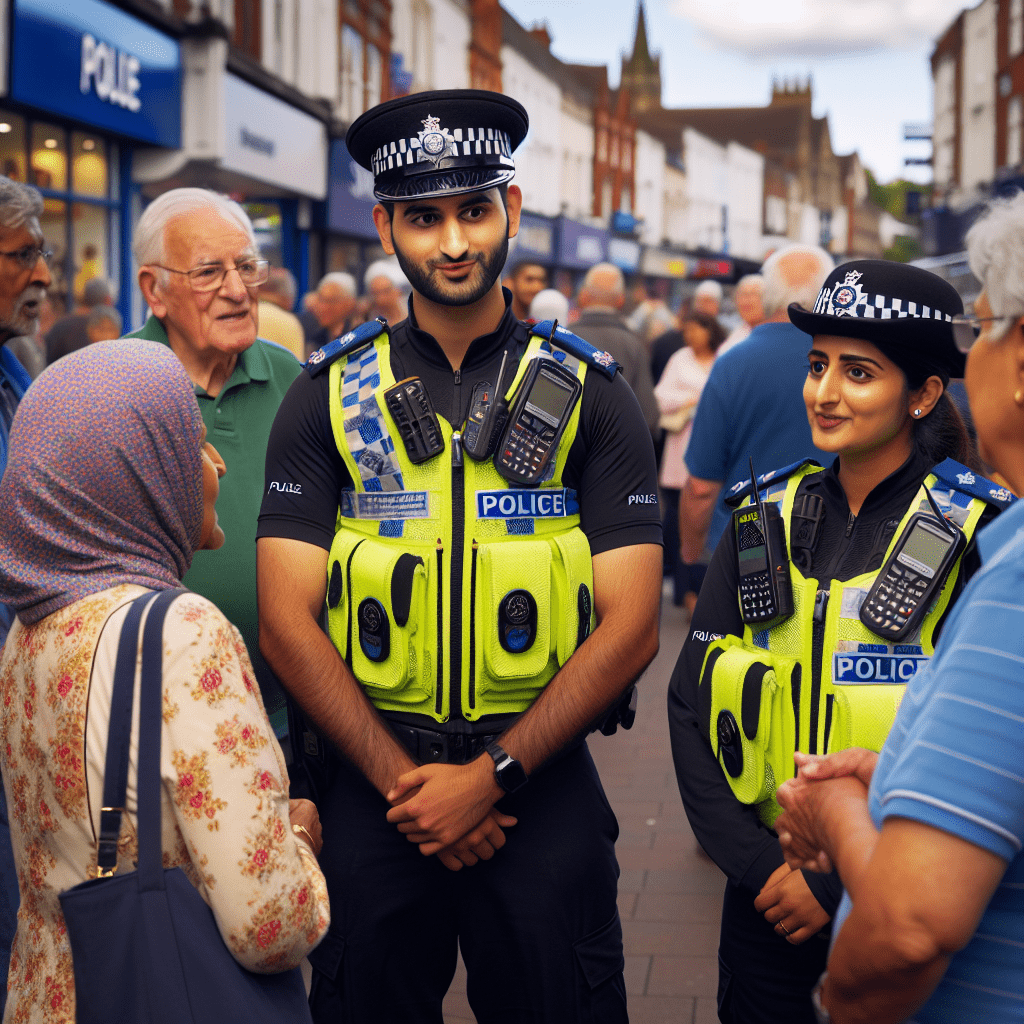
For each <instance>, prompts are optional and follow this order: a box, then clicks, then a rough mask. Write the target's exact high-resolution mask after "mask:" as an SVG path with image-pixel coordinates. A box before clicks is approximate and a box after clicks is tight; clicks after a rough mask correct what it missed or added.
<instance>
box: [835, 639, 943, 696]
mask: <svg viewBox="0 0 1024 1024" xmlns="http://www.w3.org/2000/svg"><path fill="white" fill-rule="evenodd" d="M863 646H875V645H863ZM915 650H916V651H918V652H920V650H921V649H920V648H919V647H918V648H915ZM927 664H928V658H927V656H925V655H924V654H921V653H916V654H910V653H906V654H903V653H899V649H898V648H897V650H896V651H895V652H894V653H892V654H875V653H873V652H870V651H864V650H862V651H847V652H843V651H836V653H835V654H833V655H832V682H833V683H835V685H836V686H877V685H883V684H890V685H897V686H901V685H903V684H904V683H909V682H910V680H911V679H913V677H914V676H915V675H916V674H917V672H918V670H919V669H921V668H923V667H924V666H925V665H927Z"/></svg>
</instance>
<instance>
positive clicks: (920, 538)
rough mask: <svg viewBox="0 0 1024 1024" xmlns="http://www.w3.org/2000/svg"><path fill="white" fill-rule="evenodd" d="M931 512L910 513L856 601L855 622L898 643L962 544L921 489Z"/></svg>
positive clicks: (937, 590)
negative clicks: (858, 602) (857, 613)
mask: <svg viewBox="0 0 1024 1024" xmlns="http://www.w3.org/2000/svg"><path fill="white" fill-rule="evenodd" d="M924 492H925V494H926V495H927V496H928V504H929V505H931V507H932V513H931V514H929V513H927V512H915V513H914V514H913V515H912V516H911V517H910V522H909V523H907V528H906V529H905V530H904V531H903V533H902V534H901V535H900V537H899V539H898V540H897V542H896V546H895V547H894V548H893V551H892V554H891V555H890V556H889V558H888V559H887V560H886V562H885V564H884V565H883V566H882V569H881V571H880V572H879V574H878V576H877V577H876V578H875V582H874V584H873V585H872V587H871V589H870V590H869V591H868V596H867V597H866V598H865V599H864V603H863V604H862V605H861V606H860V621H861V622H863V623H864V625H865V626H867V627H868V629H870V630H871V632H872V633H874V634H875V635H876V636H880V637H882V638H883V639H884V640H888V641H891V642H897V641H900V640H903V639H905V638H906V637H908V636H910V635H911V634H912V633H914V632H915V630H916V629H917V628H918V626H920V624H921V620H922V619H923V618H924V617H925V615H927V614H928V609H929V608H930V607H931V606H932V603H933V602H934V601H935V598H936V597H938V595H939V594H940V593H941V591H942V588H943V586H945V583H946V577H947V576H948V575H949V572H950V570H951V569H952V568H953V566H954V565H956V561H957V559H958V558H959V557H960V555H961V554H962V553H963V550H964V548H966V547H967V538H966V536H965V535H964V533H963V531H962V530H960V529H959V528H958V527H957V526H956V525H954V524H953V523H951V522H949V520H947V519H946V517H945V516H944V515H943V514H942V511H941V510H940V509H939V506H938V505H937V504H936V502H935V499H934V498H933V497H932V492H931V491H930V490H928V488H927V487H925V489H924Z"/></svg>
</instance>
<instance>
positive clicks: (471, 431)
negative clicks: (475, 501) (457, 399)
mask: <svg viewBox="0 0 1024 1024" xmlns="http://www.w3.org/2000/svg"><path fill="white" fill-rule="evenodd" d="M507 362H508V349H505V353H504V355H503V356H502V357H501V368H500V369H499V370H498V380H497V383H495V384H494V385H493V386H492V385H491V384H490V383H488V382H487V381H485V380H482V381H480V382H479V383H478V384H477V385H476V386H475V387H474V388H473V395H472V397H471V398H470V401H469V412H468V413H467V414H466V425H465V426H464V427H463V428H462V448H463V450H464V451H465V452H466V454H467V455H469V456H471V457H472V458H474V459H476V460H477V462H483V460H484V459H488V458H490V457H491V456H492V455H493V454H494V449H495V448H496V447H497V444H498V436H499V435H500V434H501V431H502V428H503V427H504V426H505V420H506V419H508V403H507V402H506V401H505V395H504V391H503V387H502V386H503V384H504V382H505V364H506V363H507Z"/></svg>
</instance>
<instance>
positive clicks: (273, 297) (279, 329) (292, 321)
mask: <svg viewBox="0 0 1024 1024" xmlns="http://www.w3.org/2000/svg"><path fill="white" fill-rule="evenodd" d="M295 292H296V286H295V276H294V275H293V274H292V272H291V271H290V270H288V269H287V268H286V267H271V268H270V271H269V272H268V274H267V279H266V281H264V282H263V284H261V285H260V292H259V295H260V301H259V323H260V326H259V332H260V337H261V338H264V339H266V340H267V341H272V342H274V343H275V344H277V345H281V346H282V347H283V348H286V349H288V351H289V352H291V354H292V355H293V356H295V358H296V359H298V361H299V362H300V363H304V362H305V361H306V336H305V332H304V331H303V329H302V324H301V323H300V322H299V318H298V317H297V316H296V315H295V314H294V313H293V312H292V309H293V308H294V306H295Z"/></svg>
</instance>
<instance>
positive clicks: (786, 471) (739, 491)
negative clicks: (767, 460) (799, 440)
mask: <svg viewBox="0 0 1024 1024" xmlns="http://www.w3.org/2000/svg"><path fill="white" fill-rule="evenodd" d="M817 465H818V463H817V462H815V461H814V459H801V460H800V461H799V462H794V463H792V464H791V465H789V466H783V467H782V469H772V470H769V472H767V473H762V474H761V475H760V476H759V477H758V478H757V485H758V489H760V488H761V487H763V486H764V485H765V484H774V483H778V482H779V481H780V480H785V479H786V478H787V477H790V476H792V475H793V474H794V473H795V472H796V471H797V470H798V469H802V468H803V467H804V466H817ZM819 468H820V467H819ZM749 495H750V478H749V477H747V479H746V480H739V481H737V482H736V483H734V484H733V485H732V487H730V488H729V491H728V493H727V494H726V496H725V503H726V505H728V506H729V507H730V508H738V507H739V505H740V503H741V502H742V501H743V499H744V498H746V497H748V496H749Z"/></svg>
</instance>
